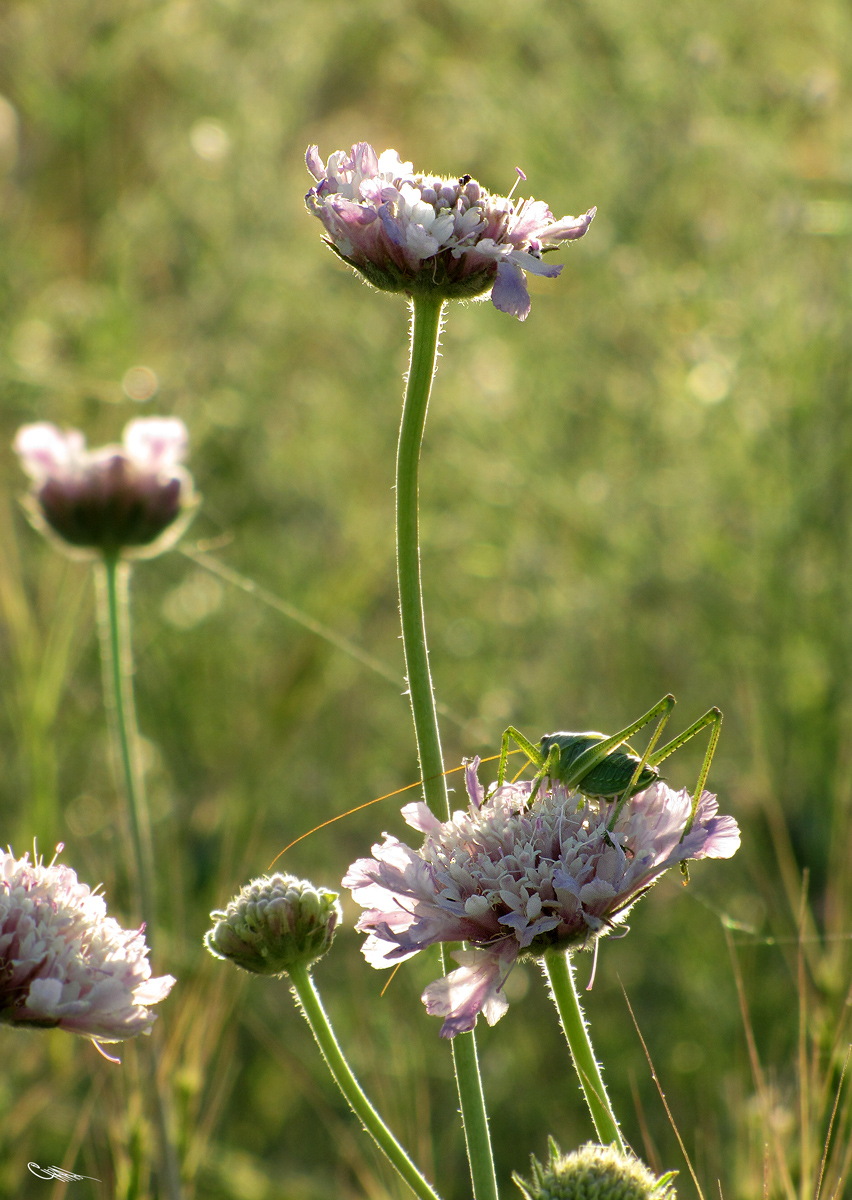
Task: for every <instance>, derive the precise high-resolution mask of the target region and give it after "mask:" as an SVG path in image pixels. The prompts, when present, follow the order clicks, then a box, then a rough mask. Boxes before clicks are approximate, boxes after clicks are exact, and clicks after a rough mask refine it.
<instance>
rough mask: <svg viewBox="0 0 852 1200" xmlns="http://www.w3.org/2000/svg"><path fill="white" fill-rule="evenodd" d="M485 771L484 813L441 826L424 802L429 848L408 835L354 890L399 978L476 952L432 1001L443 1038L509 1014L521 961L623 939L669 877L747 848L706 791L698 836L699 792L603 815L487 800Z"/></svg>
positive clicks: (376, 960)
mask: <svg viewBox="0 0 852 1200" xmlns="http://www.w3.org/2000/svg"><path fill="white" fill-rule="evenodd" d="M478 766H479V759H478V758H475V759H473V760H472V761H471V762H470V763H469V764H468V766H467V790H468V793H469V797H470V804H469V806H468V808H467V809H466V810H465V811H459V812H455V813H454V814H453V816H452V818H451V820H449V821H445V822H443V823H442V822H440V821H439V820H438V819H437V817H435V816H434V815H433V814H432V812H431V811H430V810H429V808H428V807H427V806H426V805H425V804H424V803H422V802H419V803H415V804H408V805H406V806H405V808H403V809H402V815H403V816H404V817H405V820H406V821H407V822H408V824H409V825H411V826H412V827H413V828H414V829H417V830H419V832H421V833H422V834H423V835H424V840H423V845H422V846H421V847H420V849H419V850H412V849H411V848H410V847H409V846H407V845H406V844H405V843H404V842H401V841H399V840H398V839H397V838H395V837H390V836H389V835H388V834H385V835H384V838H385V840H384V842H383V843H382V844H381V845H375V846H373V848H372V852H373V857H372V858H360V859H358V860H357V862H355V863H353V864H352V866H351V867H350V868H349V870H348V872H347V873H346V876H345V877H344V879H343V886H344V887H348V888H350V889H351V891H352V895H353V897H354V899H355V900H356V902H357V903H358V904H360V905H361V906H362V908H364V909H366V911H365V912H364V913H363V914H362V916H361V919H360V920H359V922H358V926H357V928H358V929H359V930H361V931H362V932H364V933H367V934H368V935H369V936H368V937H367V939H366V941H365V943H364V945H363V947H362V949H363V953H364V956H365V958H366V959H367V961H368V962H369V963H370V964H371V965H372V966H374V967H389V966H393V965H394V964H395V963H398V962H401V961H402V960H403V959H406V958H410V957H411V956H412V955H413V954H416V953H417V951H418V950H422V949H423V948H424V946H430V945H432V944H433V943H434V942H461V941H465V942H467V943H468V945H469V946H470V949H468V950H464V951H461V952H460V953H456V954H454V955H453V958H454V959H455V960H456V962H457V963H459V968H458V970H454V971H451V972H450V973H449V974H448V975H447V976H445V977H444V978H443V979H439V980H436V981H435V982H434V983H431V984H429V986H428V987H427V988H426V990H425V992H424V993H423V1002H424V1004H425V1005H426V1009H427V1011H428V1012H430V1013H433V1014H437V1015H440V1016H443V1017H444V1018H445V1019H444V1024H443V1027H442V1029H441V1034H442V1036H443V1037H455V1035H456V1034H457V1033H464V1032H467V1031H468V1030H470V1029H473V1027H474V1025H475V1023H476V1018H477V1015H478V1014H479V1013H480V1012H481V1013H482V1014H483V1015H484V1017H485V1019H486V1021H488V1023H489V1025H493V1024H494V1023H495V1021H498V1020H499V1019H500V1017H502V1016H503V1014H504V1012H505V1011H506V1008H507V1007H508V1001H507V1000H506V996H505V993H504V991H503V985H504V983H505V982H506V978H507V976H508V975H509V972H510V971H511V970H512V967H513V966H514V965H515V963H516V962H517V961H518V959H519V958H525V957H532V958H540V957H542V956H543V955H544V954H545V952H546V951H548V950H550V949H551V948H552V947H561V948H563V949H566V950H571V949H575V948H582V947H586V946H589V945H590V944H591V943H592V942H593V941H594V939H595V938H597V937H600V936H602V935H604V934H607V933H609V932H610V931H611V930H612V929H614V928H615V927H616V926H617V925H618V924H619V923H620V922H622V921H623V920H624V918H625V916H626V915H627V912H628V911H629V909H630V908H631V907H632V905H633V904H634V903H635V902H636V900H638V899H639V897H640V896H642V895H643V894H644V893H645V892H646V891H648V889H649V888H650V887H651V885H652V884H653V883H654V882H655V881H656V880H657V879H658V878H659V876H660V875H662V873H663V872H664V871H666V870H667V869H668V868H669V867H671V866H673V865H674V864H675V863H680V862H685V861H686V860H687V859H691V858H730V857H731V855H732V854H734V853H735V851H736V849H737V847H738V846H739V844H740V834H739V829H738V828H737V823H736V821H735V820H734V819H733V817H724V816H718V815H717V808H718V806H717V804H716V797H715V796H712V795H711V794H710V793H709V792H704V793H703V794H702V796H701V799H700V800H699V802H698V807H697V810H696V813H695V818H694V820H693V823H692V826H691V828H690V830H689V832H688V833H687V834H686V835H685V836H683V834H684V830H685V828H686V825H687V822H688V820H689V815H690V810H691V798H690V796H689V793H688V792H686V791H681V792H675V791H673V790H672V789H671V788H670V787H668V786H667V785H666V784H665V783H663V782H661V781H658V782H656V783H654V784H653V785H652V786H651V787H649V788H647V789H646V790H645V791H643V792H639V793H638V794H637V795H635V796H632V797H630V799H629V800H628V802H627V803H626V804H625V805H624V806H623V808H622V810H621V813H620V814H619V816H618V819H617V820H616V822H615V824H614V826H613V829H612V830H611V831H610V830H608V828H607V826H608V823H609V821H610V819H611V817H612V815H613V813H614V811H615V805H614V804H603V805H598V804H596V803H594V802H590V801H589V800H588V799H587V798H586V797H584V796H582V795H581V794H580V793H579V792H568V791H567V790H566V789H565V788H564V787H562V786H561V785H559V784H554V785H552V786H551V787H550V788H549V789H540V790H539V793H538V796H537V797H536V798H535V800H534V802H533V803H532V804H530V793H531V790H532V783H531V782H529V781H525V782H517V783H509V784H505V785H504V786H503V787H498V788H495V789H494V790H492V791H491V792H489V793H488V794H487V795H486V794H485V791H484V789H483V787H482V784H481V783H480V782H479V778H478V774H477V769H478Z"/></svg>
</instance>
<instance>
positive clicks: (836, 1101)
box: [814, 1046, 852, 1200]
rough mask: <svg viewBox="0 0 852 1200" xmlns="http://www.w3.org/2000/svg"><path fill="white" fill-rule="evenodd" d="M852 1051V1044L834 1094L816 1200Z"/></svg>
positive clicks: (816, 1199) (816, 1195) (820, 1188)
mask: <svg viewBox="0 0 852 1200" xmlns="http://www.w3.org/2000/svg"><path fill="white" fill-rule="evenodd" d="M850 1053H852V1046H850V1047H849V1048H848V1050H847V1051H846V1058H845V1059H844V1062H843V1070H842V1071H841V1072H840V1081H839V1083H838V1084H837V1091H836V1093H835V1096H834V1105H833V1107H832V1109H831V1118H830V1120H829V1122H828V1131H827V1132H826V1135H825V1145H824V1146H823V1148H822V1161H821V1162H820V1164H819V1179H818V1180H817V1186H816V1191H815V1192H814V1200H819V1194H820V1192H821V1191H822V1181H823V1176H824V1175H825V1164H826V1160H827V1158H828V1148H829V1146H830V1145H831V1134H832V1131H833V1129H834V1119H835V1117H836V1116H837V1106H838V1105H839V1104H840V1093H841V1091H842V1090H843V1080H844V1079H845V1077H846V1068H847V1067H848V1066H849V1055H850Z"/></svg>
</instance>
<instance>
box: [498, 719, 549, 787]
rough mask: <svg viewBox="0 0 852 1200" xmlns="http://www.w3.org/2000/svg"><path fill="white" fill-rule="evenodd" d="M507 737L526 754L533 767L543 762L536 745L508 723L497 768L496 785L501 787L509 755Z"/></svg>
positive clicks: (539, 765)
mask: <svg viewBox="0 0 852 1200" xmlns="http://www.w3.org/2000/svg"><path fill="white" fill-rule="evenodd" d="M509 738H511V739H512V741H513V742H514V743H515V745H516V746H518V747H520V749H521V750H523V752H524V754H526V756H527V758H528V759H529V760H530V762H531V763H532V764H533V766H534V767H541V766H542V765H543V763H544V759H543V757H542V753H541V751H540V750H539V748H538V746H534V745H533V744H532V742H531V741H529V740H528V739H527V738H525V737H524V735H523V734H522V733H521V732H520V730H518V729H515V727H514V725H510V726H509V728H508V729H506V730H505V731H504V733H503V742H502V746H501V749H500V766H499V768H498V770H497V786H498V787H502V786H503V782H504V780H505V778H506V760H507V759H508V757H509Z"/></svg>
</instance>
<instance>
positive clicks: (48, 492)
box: [14, 417, 198, 558]
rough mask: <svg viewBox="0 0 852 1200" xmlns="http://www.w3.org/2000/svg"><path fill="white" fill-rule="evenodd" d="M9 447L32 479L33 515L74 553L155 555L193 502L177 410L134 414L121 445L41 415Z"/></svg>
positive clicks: (174, 535)
mask: <svg viewBox="0 0 852 1200" xmlns="http://www.w3.org/2000/svg"><path fill="white" fill-rule="evenodd" d="M14 448H15V451H16V452H17V454H18V457H19V458H20V460H21V466H22V467H23V469H24V471H26V473H27V475H29V477H30V479H31V480H32V481H33V482H32V487H31V489H30V493H29V495H28V496H27V497H26V499H25V500H24V506H25V508H26V509H27V513H28V515H29V518H30V521H31V522H32V524H33V525H34V526H35V527H36V528H37V529H38V530H39V531H40V532H41V533H44V534H45V535H46V536H48V537H49V538H50V539H51V540H52V541H54V542H56V543H58V544H59V546H60V547H61V548H62V549H63V550H64V551H65V552H66V553H67V554H69V555H70V556H71V557H72V558H94V557H97V556H99V555H103V556H108V557H121V558H153V557H154V556H155V555H157V554H161V553H162V552H163V551H164V550H167V549H168V548H169V547H170V546H172V545H173V544H174V542H175V541H176V540H177V539H178V537H179V536H180V534H181V533H182V532H183V530H184V529H185V528H186V525H187V524H188V523H189V521H190V519H191V517H192V515H193V513H194V511H195V508H196V507H197V505H198V498H197V497H196V496H195V495H194V493H193V486H192V477H191V476H190V475H189V473H188V472H187V471H186V470H185V468H184V467H183V466H182V465H181V463H182V460H183V458H184V457H185V455H186V449H187V432H186V426H185V425H184V423H183V421H179V420H177V419H176V418H174V417H145V418H141V419H139V420H136V421H131V422H130V423H129V425H127V427H126V428H125V430H124V437H123V442H122V444H121V445H120V446H119V445H114V446H102V447H101V448H100V449H98V450H87V449H86V439H85V438H84V437H83V435H82V434H81V433H79V432H78V431H77V430H76V429H70V430H67V431H66V432H64V433H63V432H62V430H60V429H57V428H56V426H55V425H50V424H49V423H48V422H46V421H41V422H39V423H37V424H35V425H24V426H23V428H21V429H19V430H18V433H17V436H16V437H15V442H14Z"/></svg>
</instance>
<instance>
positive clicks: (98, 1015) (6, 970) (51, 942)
mask: <svg viewBox="0 0 852 1200" xmlns="http://www.w3.org/2000/svg"><path fill="white" fill-rule="evenodd" d="M60 849H61V847H60ZM174 983H175V980H174V978H173V977H172V976H171V975H161V976H160V977H159V978H157V979H152V978H151V967H150V964H149V962H148V947H147V946H146V944H145V935H144V927H143V928H142V929H129V930H128V929H122V927H121V926H120V925H119V924H118V922H117V921H115V920H114V919H113V918H112V917H108V916H107V912H106V902H105V901H104V898H103V896H101V895H99V894H98V893H97V892H93V891H91V890H90V889H89V887H87V885H86V884H85V883H80V882H79V881H78V879H77V876H76V874H75V873H74V872H73V871H72V870H71V869H70V867H63V866H60V865H57V864H56V863H55V861H54V862H52V863H50V864H49V865H48V866H45V865H44V864H43V862H42V861H41V860H40V859H37V860H36V861H35V862H32V863H31V862H30V861H29V855H28V854H25V855H24V857H23V858H19V859H16V858H15V856H14V854H13V853H12V852H11V850H9V851H8V852H0V1021H2V1022H4V1023H6V1024H10V1025H19V1026H26V1027H29V1028H54V1027H57V1026H58V1027H59V1028H60V1029H65V1030H67V1031H68V1032H69V1033H77V1034H81V1035H82V1036H83V1037H90V1038H94V1039H95V1040H97V1041H103V1042H119V1041H123V1040H124V1039H126V1038H132V1037H136V1035H137V1034H140V1033H150V1032H151V1026H152V1025H153V1023H154V1021H155V1019H156V1013H153V1012H152V1011H151V1008H150V1006H151V1005H154V1004H159V1002H160V1001H161V1000H164V999H165V998H166V996H167V995H168V994H169V992H170V991H171V989H172V987H173V985H174Z"/></svg>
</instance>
